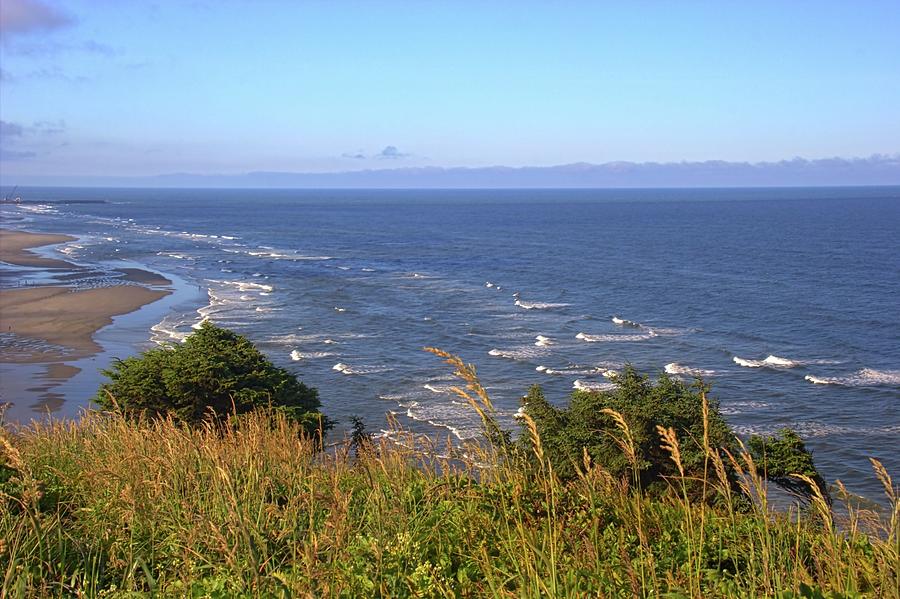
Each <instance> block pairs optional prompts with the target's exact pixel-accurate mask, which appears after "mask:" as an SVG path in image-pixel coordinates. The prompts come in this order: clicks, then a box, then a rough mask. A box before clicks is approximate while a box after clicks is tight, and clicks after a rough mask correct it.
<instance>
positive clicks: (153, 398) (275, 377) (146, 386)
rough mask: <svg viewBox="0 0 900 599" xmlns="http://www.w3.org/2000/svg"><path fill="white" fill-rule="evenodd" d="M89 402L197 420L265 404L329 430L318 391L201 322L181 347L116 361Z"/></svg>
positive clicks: (240, 338)
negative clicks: (320, 409) (320, 410)
mask: <svg viewBox="0 0 900 599" xmlns="http://www.w3.org/2000/svg"><path fill="white" fill-rule="evenodd" d="M103 374H105V375H106V376H107V377H109V379H110V382H109V383H105V384H104V385H102V386H101V387H100V390H99V392H98V393H97V396H96V398H95V401H96V402H97V403H98V404H100V405H101V406H102V407H104V408H106V409H116V410H121V411H122V412H123V413H125V414H126V415H131V416H150V417H155V416H173V417H174V418H175V419H176V420H179V421H183V422H188V423H198V422H201V421H203V420H204V419H207V418H210V417H224V416H226V415H228V414H243V413H246V412H249V411H251V410H253V409H255V408H257V407H260V406H270V407H272V408H274V409H277V410H279V411H282V412H284V413H285V414H286V415H287V416H289V417H290V418H292V419H294V420H297V421H299V422H300V423H301V424H302V425H303V427H304V428H305V429H306V430H307V431H308V432H314V431H316V430H318V429H320V428H321V429H323V430H324V429H326V428H329V427H330V424H329V422H328V421H327V419H326V418H325V417H324V416H322V414H321V413H320V412H319V411H318V408H319V406H320V403H319V396H318V392H317V391H316V389H313V388H311V387H307V386H306V385H304V384H303V383H302V382H300V381H298V380H297V377H295V376H294V375H293V374H291V373H290V372H288V371H287V370H285V369H283V368H279V367H277V366H275V365H273V364H272V363H271V362H270V361H269V360H268V359H267V358H266V357H265V356H264V355H263V354H262V353H261V352H260V351H259V350H258V349H256V348H255V347H254V346H253V344H252V343H251V342H250V341H248V340H247V339H246V338H245V337H243V336H241V335H238V334H236V333H233V332H232V331H229V330H227V329H223V328H219V327H216V326H215V325H213V324H211V323H209V322H208V321H207V322H204V323H203V324H202V326H201V327H200V328H199V330H197V332H195V333H194V334H193V335H191V336H190V337H188V338H187V340H186V341H185V342H184V343H183V344H180V345H175V346H170V347H165V348H158V349H152V350H150V351H147V352H144V353H143V354H142V355H140V356H137V357H131V358H127V359H125V360H118V361H117V362H115V364H113V367H112V368H111V369H109V370H105V371H103Z"/></svg>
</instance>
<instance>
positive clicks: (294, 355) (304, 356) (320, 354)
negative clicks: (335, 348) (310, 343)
mask: <svg viewBox="0 0 900 599" xmlns="http://www.w3.org/2000/svg"><path fill="white" fill-rule="evenodd" d="M333 355H334V352H330V351H309V352H302V351H299V350H296V349H295V350H293V351H292V352H291V360H294V361H295V362H299V361H300V360H314V359H316V358H327V357H329V356H333Z"/></svg>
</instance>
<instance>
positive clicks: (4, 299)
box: [0, 229, 171, 380]
mask: <svg viewBox="0 0 900 599" xmlns="http://www.w3.org/2000/svg"><path fill="white" fill-rule="evenodd" d="M74 240H75V238H74V237H70V236H68V235H50V234H45V233H31V232H27V231H11V230H6V229H0V260H2V261H3V262H6V263H8V264H13V265H16V266H26V267H34V268H41V269H53V270H56V269H65V270H67V271H69V272H67V273H59V275H58V276H57V277H56V278H57V280H59V281H60V282H70V283H77V282H78V280H79V279H80V278H81V277H83V276H86V275H85V272H86V271H85V269H84V268H83V267H80V266H77V265H75V264H72V263H70V262H66V261H65V260H58V259H56V258H49V257H45V256H42V255H39V254H38V253H35V252H33V251H31V249H32V248H37V247H42V246H46V245H53V244H57V243H65V242H67V241H74ZM114 272H116V273H118V274H120V275H121V276H120V277H119V279H120V280H121V281H122V282H123V283H125V284H122V285H111V286H105V287H95V288H91V289H78V288H77V287H75V286H66V285H64V284H60V285H42V286H36V287H24V288H22V287H19V288H15V289H3V290H0V336H2V343H0V348H2V349H3V352H2V354H0V362H7V363H15V364H27V363H49V362H59V361H63V360H77V359H79V358H83V357H86V356H90V355H92V354H94V353H96V352H98V351H99V350H100V346H99V345H98V344H97V343H96V342H95V341H94V334H95V333H96V332H97V331H98V330H100V329H101V328H103V327H105V326H106V325H109V324H111V323H112V321H113V317H115V316H119V315H121V314H128V313H129V312H133V311H135V310H137V309H138V308H140V307H141V306H144V305H145V304H149V303H151V302H154V301H156V300H158V299H160V298H162V297H165V296H166V295H169V294H170V293H171V290H169V289H152V288H150V286H165V285H170V284H171V281H169V280H168V279H166V278H165V277H163V276H161V275H158V274H156V273H153V272H149V271H145V270H142V269H138V268H121V269H118V270H116V271H114ZM64 366H65V365H63V364H54V365H53V367H51V369H50V371H48V377H47V378H50V379H57V380H59V379H65V378H69V377H71V376H73V375H74V374H75V372H77V369H76V370H72V369H71V367H66V368H63V367H64Z"/></svg>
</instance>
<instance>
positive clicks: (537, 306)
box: [515, 299, 571, 310]
mask: <svg viewBox="0 0 900 599" xmlns="http://www.w3.org/2000/svg"><path fill="white" fill-rule="evenodd" d="M515 305H516V306H518V307H520V308H522V309H524V310H553V309H555V308H565V307H566V306H570V305H571V304H563V303H551V302H524V301H522V300H520V299H517V300H516V302H515Z"/></svg>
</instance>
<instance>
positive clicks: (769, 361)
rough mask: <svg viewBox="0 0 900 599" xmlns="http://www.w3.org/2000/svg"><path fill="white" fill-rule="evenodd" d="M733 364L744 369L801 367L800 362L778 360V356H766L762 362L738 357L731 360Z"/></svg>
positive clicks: (785, 359) (784, 359)
mask: <svg viewBox="0 0 900 599" xmlns="http://www.w3.org/2000/svg"><path fill="white" fill-rule="evenodd" d="M732 360H733V361H734V363H735V364H737V365H739V366H744V367H746V368H764V367H769V368H796V367H797V366H800V365H802V364H803V363H802V362H798V361H796V360H788V359H787V358H780V357H778V356H772V355H770V356H766V357H765V358H763V359H762V360H748V359H745V358H740V357H738V356H734V357H733V358H732Z"/></svg>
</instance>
